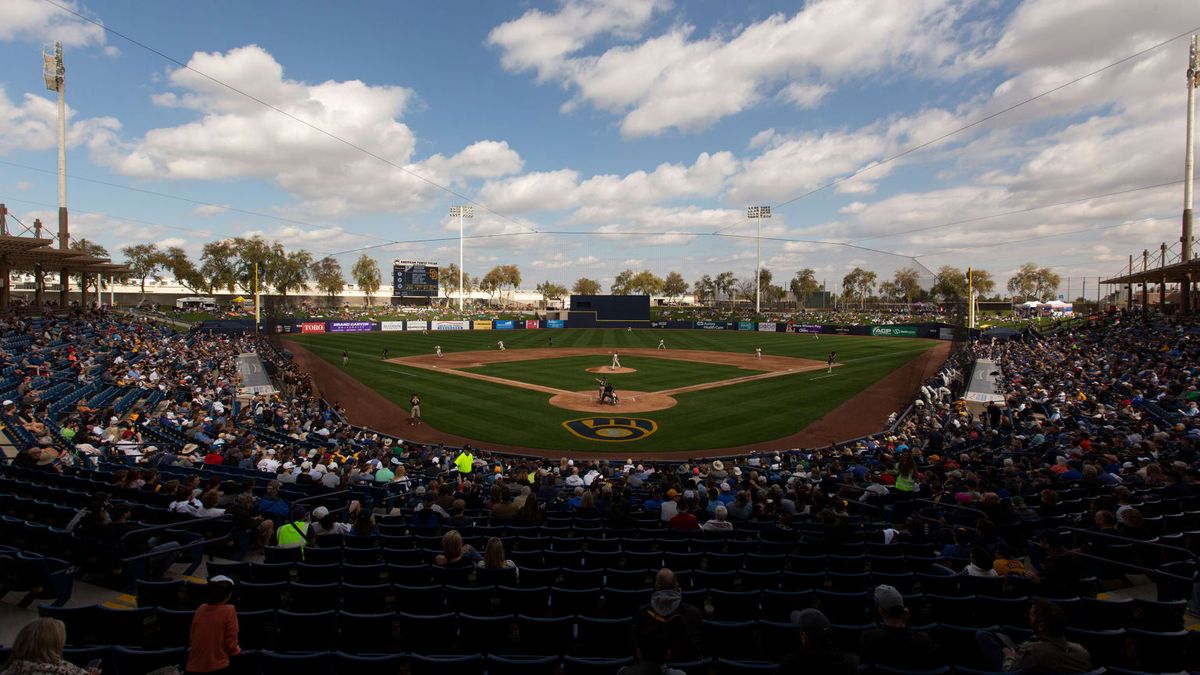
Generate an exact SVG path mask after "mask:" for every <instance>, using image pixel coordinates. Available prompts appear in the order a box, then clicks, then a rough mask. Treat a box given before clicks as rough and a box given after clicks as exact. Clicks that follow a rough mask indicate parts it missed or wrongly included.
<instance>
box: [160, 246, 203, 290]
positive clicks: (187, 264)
mask: <svg viewBox="0 0 1200 675" xmlns="http://www.w3.org/2000/svg"><path fill="white" fill-rule="evenodd" d="M162 267H163V269H164V270H166V271H168V272H170V273H171V276H173V277H175V283H177V284H179V285H180V286H183V287H184V288H186V289H188V290H189V291H191V292H193V293H208V292H209V290H210V289H209V288H208V285H207V283H205V280H204V275H202V274H201V273H200V270H199V269H197V268H196V265H195V263H193V262H192V260H191V258H189V257H188V254H187V251H184V250H183V248H182V247H180V246H172V247H170V248H168V249H167V250H166V251H163V253H162Z"/></svg>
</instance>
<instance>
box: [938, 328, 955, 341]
mask: <svg viewBox="0 0 1200 675" xmlns="http://www.w3.org/2000/svg"><path fill="white" fill-rule="evenodd" d="M938 339H939V340H953V339H954V329H953V328H945V327H939V328H938Z"/></svg>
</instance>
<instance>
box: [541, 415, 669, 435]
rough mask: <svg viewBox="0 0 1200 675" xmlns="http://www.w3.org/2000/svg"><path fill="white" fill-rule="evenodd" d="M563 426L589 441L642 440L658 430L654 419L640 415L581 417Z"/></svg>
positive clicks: (568, 421)
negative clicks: (643, 417) (640, 416)
mask: <svg viewBox="0 0 1200 675" xmlns="http://www.w3.org/2000/svg"><path fill="white" fill-rule="evenodd" d="M563 426H564V427H566V428H567V431H569V432H571V433H573V434H575V435H576V436H578V437H580V438H586V439H587V440H589V441H640V440H642V439H643V438H645V437H647V436H649V435H650V434H652V433H654V432H656V431H658V424H656V423H655V422H654V420H647V419H641V418H639V417H581V418H579V419H577V420H567V421H566V422H563Z"/></svg>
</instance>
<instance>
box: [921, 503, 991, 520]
mask: <svg viewBox="0 0 1200 675" xmlns="http://www.w3.org/2000/svg"><path fill="white" fill-rule="evenodd" d="M916 501H917V503H918V504H928V505H930V506H936V507H938V508H951V509H958V510H960V511H972V512H974V513H978V514H979V516H980V517H981V518H987V517H988V515H987V514H986V513H984V512H983V511H982V510H980V509H977V508H974V507H971V506H963V505H961V504H948V503H944V502H938V501H934V500H932V499H918V500H916Z"/></svg>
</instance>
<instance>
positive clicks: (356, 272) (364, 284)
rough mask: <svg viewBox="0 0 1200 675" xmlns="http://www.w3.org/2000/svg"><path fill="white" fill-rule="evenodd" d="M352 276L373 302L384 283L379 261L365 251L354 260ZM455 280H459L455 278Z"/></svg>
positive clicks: (368, 302)
mask: <svg viewBox="0 0 1200 675" xmlns="http://www.w3.org/2000/svg"><path fill="white" fill-rule="evenodd" d="M350 276H352V277H354V283H355V284H356V285H357V286H358V288H359V290H361V291H362V292H363V293H364V294H365V295H366V296H367V304H368V305H371V304H373V303H372V302H371V298H372V297H374V295H375V294H376V293H378V292H379V286H380V285H381V284H382V283H383V275H382V274H381V273H380V271H379V263H377V262H375V259H374V258H372V257H371V256H369V255H367V254H366V253H364V254H362V255H360V256H359V257H358V260H355V261H354V267H351V268H350ZM455 281H456V282H457V281H458V280H457V279H455Z"/></svg>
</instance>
